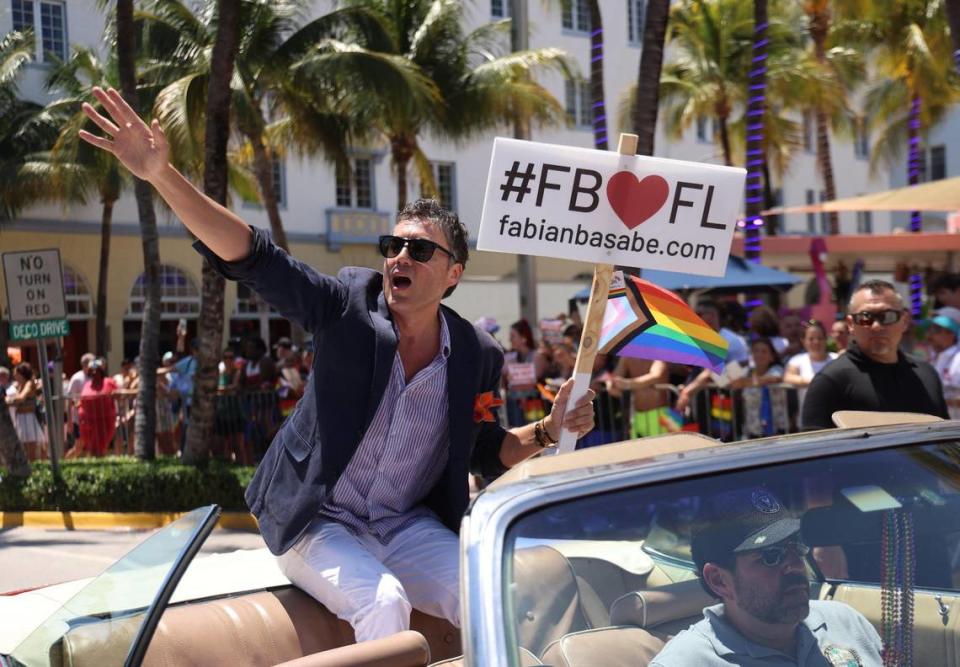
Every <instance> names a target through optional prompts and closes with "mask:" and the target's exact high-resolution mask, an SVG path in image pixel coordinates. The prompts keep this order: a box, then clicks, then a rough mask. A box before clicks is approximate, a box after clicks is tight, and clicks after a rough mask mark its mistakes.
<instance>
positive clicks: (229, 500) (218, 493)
mask: <svg viewBox="0 0 960 667" xmlns="http://www.w3.org/2000/svg"><path fill="white" fill-rule="evenodd" d="M60 470H61V475H62V479H61V480H60V481H57V480H55V479H54V477H53V474H52V472H51V470H50V465H49V463H34V464H32V472H31V474H30V476H29V477H27V478H26V479H16V478H13V477H10V476H9V475H3V477H2V479H0V510H5V511H10V512H15V511H27V510H60V511H66V510H71V511H75V512H82V511H85V512H182V511H185V510H191V509H193V508H195V507H199V506H201V505H209V504H211V503H216V504H218V505H220V507H221V508H222V509H223V510H224V511H245V510H246V509H247V505H246V503H245V502H244V500H243V491H244V489H246V488H247V485H248V484H249V483H250V479H251V478H252V477H253V471H254V468H253V467H250V466H236V465H232V464H228V463H224V462H221V461H211V462H210V463H209V464H208V465H207V466H206V467H204V468H196V467H193V466H189V465H184V464H183V463H180V462H179V461H177V460H176V459H172V458H167V459H158V460H156V461H139V460H137V459H130V458H120V457H109V458H102V459H80V460H74V461H64V462H62V463H61V464H60Z"/></svg>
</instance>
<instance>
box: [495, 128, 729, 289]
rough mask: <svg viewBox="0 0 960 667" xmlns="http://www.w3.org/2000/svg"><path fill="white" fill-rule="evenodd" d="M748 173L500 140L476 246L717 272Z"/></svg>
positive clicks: (722, 263) (726, 250) (725, 254)
mask: <svg viewBox="0 0 960 667" xmlns="http://www.w3.org/2000/svg"><path fill="white" fill-rule="evenodd" d="M745 177H746V172H745V171H744V170H743V169H739V168H734V167H722V166H718V165H710V164H702V163H699V162H681V161H679V160H667V159H663V158H652V157H644V156H639V155H620V154H618V153H615V152H610V151H598V150H591V149H585V148H573V147H569V146H557V145H550V144H541V143H533V142H529V141H519V140H516V139H504V138H501V137H498V138H497V139H496V140H495V142H494V145H493V156H492V157H491V159H490V173H489V175H488V177H487V191H486V195H485V197H484V204H483V215H482V216H481V220H480V234H479V236H478V238H477V248H479V249H480V250H493V251H498V252H510V253H516V254H524V255H540V256H544V257H556V258H562V259H574V260H580V261H584V262H593V263H597V264H620V265H623V266H631V267H637V268H644V269H662V270H665V271H680V272H683V273H692V274H699V275H705V276H722V275H723V272H724V270H725V269H726V266H727V257H728V256H729V254H730V244H731V243H732V241H733V232H734V230H735V228H736V224H737V217H738V215H739V213H740V202H741V201H742V199H743V184H744V179H745Z"/></svg>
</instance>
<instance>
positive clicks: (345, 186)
mask: <svg viewBox="0 0 960 667" xmlns="http://www.w3.org/2000/svg"><path fill="white" fill-rule="evenodd" d="M352 162H353V170H352V173H351V172H349V171H348V170H347V169H345V168H344V167H343V166H339V165H338V166H337V206H339V207H340V208H365V209H372V208H373V206H374V203H373V160H372V159H371V158H367V157H357V158H353V160H352Z"/></svg>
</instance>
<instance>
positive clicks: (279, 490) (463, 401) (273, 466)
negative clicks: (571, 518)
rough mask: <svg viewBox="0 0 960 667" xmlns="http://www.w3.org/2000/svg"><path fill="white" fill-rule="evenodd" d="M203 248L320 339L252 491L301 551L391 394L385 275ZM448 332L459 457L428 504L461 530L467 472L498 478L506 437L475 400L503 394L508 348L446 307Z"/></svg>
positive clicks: (270, 527) (258, 237)
mask: <svg viewBox="0 0 960 667" xmlns="http://www.w3.org/2000/svg"><path fill="white" fill-rule="evenodd" d="M194 247H195V248H196V249H197V251H198V252H200V253H201V254H202V255H203V256H204V257H206V259H207V260H208V261H209V262H210V263H211V265H212V266H213V267H214V268H215V269H216V270H217V271H219V272H220V273H221V274H222V275H223V276H224V277H226V278H228V279H231V280H238V281H240V282H243V283H244V284H246V285H247V286H249V287H250V288H251V289H253V290H254V291H256V292H257V294H259V295H260V296H261V297H262V298H263V299H264V300H265V301H266V302H267V303H269V304H270V305H272V306H273V307H274V308H276V309H277V311H279V312H280V313H281V314H282V315H283V316H284V317H286V318H288V319H290V320H293V321H296V322H297V323H299V324H300V326H302V327H303V328H304V329H305V330H306V331H310V332H311V333H312V334H313V341H314V349H315V351H316V354H315V355H314V361H313V368H312V371H311V373H310V380H309V382H308V383H307V387H306V390H305V393H304V396H303V398H301V399H300V401H299V402H298V403H297V406H296V408H295V409H294V411H293V413H292V414H291V415H290V416H289V417H288V418H287V420H286V421H285V422H284V423H283V426H281V428H280V430H279V432H278V433H277V435H276V437H275V438H274V439H273V442H272V443H271V445H270V448H269V449H268V450H267V453H266V455H265V456H264V458H263V460H262V461H261V462H260V466H259V467H258V468H257V472H256V474H255V475H254V477H253V481H252V482H251V483H250V486H249V487H248V488H247V492H246V500H247V504H248V505H249V506H250V511H251V512H252V513H253V514H254V516H256V517H257V520H258V521H259V523H260V532H261V534H262V535H263V539H264V541H265V542H266V543H267V546H268V547H269V548H270V551H272V552H273V553H274V554H281V553H283V552H285V551H286V550H287V549H289V548H290V547H292V546H293V545H294V544H295V543H296V541H297V540H298V539H299V538H300V536H301V535H302V534H303V531H304V530H305V529H306V528H307V525H308V524H309V523H310V521H311V520H312V519H313V518H314V517H316V515H317V509H318V508H319V507H320V505H321V504H322V503H323V502H324V501H325V500H326V499H327V498H328V497H329V495H330V493H331V492H332V490H333V486H334V484H336V482H337V480H338V479H339V478H340V475H341V474H342V473H343V471H344V469H345V468H346V466H347V463H348V462H349V461H350V459H351V457H352V456H353V454H354V452H355V451H356V449H357V446H358V445H359V444H360V441H361V439H362V438H363V435H364V433H366V431H367V426H369V424H370V422H371V420H372V419H373V416H374V414H375V413H376V410H377V407H378V406H379V404H380V399H381V397H382V396H383V393H384V391H385V389H386V386H387V381H388V379H389V375H390V368H391V366H392V365H393V360H394V356H395V354H396V350H397V336H396V333H395V332H394V329H393V324H392V322H391V320H392V316H391V314H390V311H389V310H388V308H387V304H386V300H385V299H384V295H383V276H382V274H380V273H379V272H377V271H373V270H371V269H364V268H358V267H346V268H344V269H342V270H341V271H340V272H339V273H338V274H337V277H336V278H333V277H331V276H326V275H323V274H320V273H318V272H317V271H315V270H314V269H312V268H311V267H309V266H307V265H306V264H304V263H303V262H300V261H298V260H296V259H294V258H293V257H291V256H290V255H289V254H287V253H286V252H284V251H283V249H282V248H280V247H278V246H277V245H275V244H274V243H273V242H272V241H270V239H269V237H268V236H267V234H266V232H264V231H263V230H260V229H254V231H253V242H252V248H251V252H250V255H249V256H248V257H246V258H244V259H242V260H239V261H236V262H224V261H223V260H221V259H220V258H218V257H217V256H216V255H214V254H213V252H212V251H210V249H209V248H207V247H206V246H205V245H203V244H202V243H200V242H199V241H198V242H196V243H195V244H194ZM441 313H442V315H443V317H444V318H445V319H446V322H447V328H448V329H449V331H450V356H449V358H448V359H447V389H448V393H449V402H450V403H449V411H448V415H449V416H448V419H449V420H450V424H449V434H450V456H449V459H448V461H447V466H446V468H445V469H444V471H443V474H442V475H441V477H440V479H439V481H438V482H437V484H436V486H434V488H433V489H432V490H431V491H430V492H429V494H428V495H427V497H426V498H425V500H424V503H425V504H426V506H427V507H429V508H430V509H431V510H433V511H434V512H435V513H436V514H437V515H438V516H439V517H440V519H441V521H443V523H444V524H445V525H446V526H448V527H449V528H450V529H451V530H453V531H454V532H458V531H459V527H460V520H461V518H462V517H463V513H464V511H465V510H466V508H467V503H468V501H469V489H468V481H467V480H468V474H469V472H471V471H472V472H475V473H477V474H482V475H484V476H489V477H492V476H496V475H499V474H501V473H502V472H503V471H504V470H505V468H504V467H503V465H502V463H501V462H500V445H501V443H502V441H503V437H504V435H505V433H506V432H505V431H504V429H503V428H502V427H501V426H500V425H499V424H497V423H493V422H475V421H474V417H473V406H474V402H475V400H476V397H477V395H479V394H481V393H483V392H487V391H493V392H494V393H495V394H496V393H497V391H498V385H499V382H500V373H501V369H502V366H503V352H502V350H501V349H500V347H499V345H497V343H496V341H494V340H493V338H492V337H491V336H490V335H489V334H487V333H486V332H484V331H481V330H479V329H477V328H475V327H474V326H473V325H472V324H471V323H469V322H467V321H466V320H464V319H463V318H462V317H460V316H459V315H457V314H456V313H455V312H454V311H453V310H451V309H449V308H447V307H446V306H441Z"/></svg>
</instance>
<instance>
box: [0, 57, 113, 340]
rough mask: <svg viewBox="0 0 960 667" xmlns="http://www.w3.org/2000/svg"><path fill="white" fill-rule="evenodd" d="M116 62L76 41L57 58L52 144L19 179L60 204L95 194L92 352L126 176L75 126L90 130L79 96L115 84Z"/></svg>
mask: <svg viewBox="0 0 960 667" xmlns="http://www.w3.org/2000/svg"><path fill="white" fill-rule="evenodd" d="M116 84H117V81H116V62H115V61H113V62H109V63H107V64H104V63H101V62H100V61H99V59H98V57H97V54H96V52H95V51H94V50H92V49H89V48H86V47H75V48H74V50H73V53H72V54H71V56H70V58H69V59H68V60H67V61H65V62H56V63H55V65H54V67H53V69H52V70H51V71H50V73H49V74H48V76H47V81H46V86H47V89H48V90H50V91H51V92H54V93H55V94H56V93H59V94H61V95H62V97H60V98H59V99H57V100H55V101H53V102H51V103H50V104H48V105H47V106H46V108H45V110H44V112H45V113H46V114H47V115H48V116H49V118H50V119H51V120H53V119H56V125H57V126H58V127H59V128H60V134H59V136H58V137H57V139H56V142H55V143H54V144H53V147H52V149H51V150H49V151H47V152H44V153H42V154H37V155H35V156H34V157H33V159H31V160H30V161H29V162H27V163H26V164H24V166H23V167H22V168H21V170H20V174H19V179H18V180H19V181H20V183H21V184H22V185H23V186H24V187H27V188H28V189H29V190H31V191H33V192H34V193H35V197H36V199H38V200H43V199H46V200H56V201H60V202H62V203H63V204H65V205H66V204H69V203H81V204H85V203H86V202H87V200H88V199H89V198H90V196H91V194H92V193H96V195H97V196H98V197H99V199H100V204H101V207H102V208H101V213H100V268H99V271H98V276H97V300H96V304H97V312H96V327H95V328H96V348H95V349H96V353H97V355H98V356H103V355H104V354H106V344H107V340H106V338H107V335H106V329H107V283H108V271H109V266H110V228H111V223H112V220H113V208H114V205H115V204H116V202H117V200H118V199H119V198H120V194H121V191H122V188H123V186H124V184H125V182H127V179H126V178H125V177H124V176H123V171H122V170H121V169H120V168H119V165H118V163H117V161H116V158H114V157H113V156H112V155H111V154H110V153H107V152H105V151H100V150H96V149H93V148H92V147H91V146H90V145H89V144H88V143H86V142H84V141H80V139H79V137H78V135H77V132H78V131H79V130H80V129H86V130H92V129H93V123H92V122H90V121H89V120H88V119H87V117H86V116H85V115H84V114H83V112H82V111H81V110H80V107H81V105H82V104H83V103H84V102H87V103H90V104H95V103H96V100H95V98H94V97H93V93H92V88H93V86H101V87H103V88H107V87H109V86H115V85H116Z"/></svg>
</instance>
